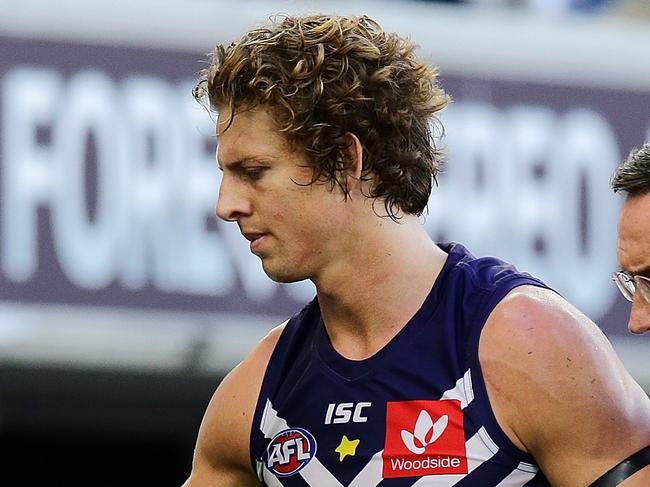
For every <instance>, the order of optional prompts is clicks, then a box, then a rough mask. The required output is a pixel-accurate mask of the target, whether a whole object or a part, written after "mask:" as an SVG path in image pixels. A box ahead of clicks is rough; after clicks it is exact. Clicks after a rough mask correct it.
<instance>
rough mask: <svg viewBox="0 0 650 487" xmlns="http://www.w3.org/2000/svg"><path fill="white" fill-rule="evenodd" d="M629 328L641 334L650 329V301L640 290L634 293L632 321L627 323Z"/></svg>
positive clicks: (631, 312)
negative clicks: (649, 301)
mask: <svg viewBox="0 0 650 487" xmlns="http://www.w3.org/2000/svg"><path fill="white" fill-rule="evenodd" d="M627 328H628V330H630V331H631V332H632V333H636V334H641V333H645V332H646V331H648V330H650V303H648V302H647V301H646V300H645V299H643V296H641V295H640V293H639V291H637V292H636V293H635V294H634V300H633V301H632V310H631V311H630V321H629V323H628V324H627Z"/></svg>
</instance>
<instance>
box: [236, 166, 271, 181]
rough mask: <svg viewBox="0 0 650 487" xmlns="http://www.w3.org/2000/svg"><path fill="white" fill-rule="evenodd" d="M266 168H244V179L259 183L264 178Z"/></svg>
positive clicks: (242, 172)
mask: <svg viewBox="0 0 650 487" xmlns="http://www.w3.org/2000/svg"><path fill="white" fill-rule="evenodd" d="M266 169H267V168H266V167H245V168H242V171H241V174H242V177H243V178H245V179H248V180H250V181H257V180H259V179H260V178H261V177H262V174H263V173H264V171H266Z"/></svg>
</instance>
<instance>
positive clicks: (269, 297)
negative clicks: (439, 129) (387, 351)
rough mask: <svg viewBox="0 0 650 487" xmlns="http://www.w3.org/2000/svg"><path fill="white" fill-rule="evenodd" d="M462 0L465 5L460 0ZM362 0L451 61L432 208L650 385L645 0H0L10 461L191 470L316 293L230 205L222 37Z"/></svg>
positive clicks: (38, 479)
mask: <svg viewBox="0 0 650 487" xmlns="http://www.w3.org/2000/svg"><path fill="white" fill-rule="evenodd" d="M454 4H455V5H454ZM313 11H325V12H336V13H353V14H369V15H371V16H373V17H375V18H377V19H378V20H379V21H380V22H382V23H383V25H384V27H385V28H386V29H387V30H389V31H397V32H399V33H401V34H403V35H409V36H411V38H412V39H413V40H414V41H415V42H417V43H418V44H419V45H420V47H421V54H422V55H423V56H424V57H425V58H426V59H428V60H430V61H431V62H432V63H433V64H436V65H438V66H440V70H441V77H442V83H443V86H444V87H445V88H446V90H447V91H448V92H449V93H450V94H451V95H452V97H453V99H454V102H453V104H452V105H451V106H450V108H449V109H448V110H446V111H445V113H444V114H443V115H442V122H443V124H444V125H445V127H446V134H447V135H446V138H445V139H444V140H445V142H444V146H445V148H446V149H447V151H448V154H449V157H448V164H447V166H446V169H445V171H444V173H443V174H442V176H441V178H440V186H439V187H438V188H436V189H435V190H434V193H433V195H432V197H431V200H430V204H429V212H428V215H426V216H425V217H424V218H423V223H424V224H425V226H426V228H427V230H428V231H429V233H430V234H431V236H432V237H433V238H435V239H437V240H455V241H460V242H462V243H464V244H466V245H467V246H468V247H469V248H470V249H471V250H472V251H473V252H474V253H475V254H480V255H487V254H492V255H497V256H499V257H502V258H504V259H507V260H510V261H512V262H513V263H514V264H516V265H517V266H518V267H519V268H521V269H523V270H526V271H529V272H531V273H533V274H536V275H538V276H540V277H542V278H543V279H545V280H546V281H547V282H548V283H549V284H550V285H552V286H553V287H555V288H556V289H558V290H559V291H560V292H561V293H563V294H564V295H565V296H566V297H567V298H568V299H569V300H571V301H572V302H573V303H575V304H576V305H577V306H578V307H579V308H581V309H582V310H583V311H584V312H585V313H586V314H588V315H589V316H590V317H591V318H592V319H593V320H594V321H596V322H597V323H598V325H599V326H600V327H601V328H602V329H603V331H604V332H605V333H606V334H607V335H608V337H609V338H610V339H611V340H612V343H613V344H614V346H615V348H616V349H617V351H618V353H619V355H620V356H621V358H622V359H623V361H624V362H625V364H626V365H627V367H628V368H629V370H630V371H631V372H632V374H633V375H634V376H635V377H636V378H637V380H638V381H639V382H640V383H641V384H642V386H643V387H644V388H645V389H646V391H648V390H650V373H649V372H648V369H647V366H646V364H647V360H646V357H647V352H645V351H644V350H646V347H648V343H647V341H648V338H647V337H632V336H630V335H629V334H628V333H627V330H626V323H627V321H626V320H627V313H628V305H627V303H626V302H624V301H623V300H622V298H621V297H620V296H619V295H618V292H617V291H616V289H615V286H614V285H613V283H612V282H611V280H610V274H611V272H612V271H614V270H616V268H617V262H616V254H615V242H616V219H617V215H618V211H619V208H620V204H621V200H620V197H619V196H616V195H613V194H612V193H611V191H610V190H609V188H608V182H609V177H610V175H611V173H612V172H613V170H614V168H615V167H616V165H617V164H618V163H619V162H620V161H621V160H622V159H623V158H624V157H625V156H626V155H627V153H628V152H629V151H630V150H631V149H632V148H633V147H635V146H640V145H641V144H642V143H643V141H644V140H647V139H650V64H648V63H647V62H646V61H647V53H648V52H649V50H650V23H649V21H648V18H649V15H650V12H649V9H648V3H647V2H644V1H605V0H591V1H590V0H573V1H569V0H555V1H551V0H548V1H546V0H545V1H542V0H538V1H534V0H528V1H525V0H519V1H517V0H510V1H506V0H503V1H499V0H474V1H470V0H467V1H464V2H452V1H447V2H424V1H415V0H413V1H400V2H370V1H365V2H363V1H347V2H343V1H340V2H334V1H321V2H287V1H284V2H262V1H257V2H255V1H254V2H246V3H241V2H240V3H237V2H227V1H213V0H185V1H182V2H181V1H180V0H169V1H166V2H153V1H150V0H146V1H145V0H142V1H138V2H126V1H108V0H102V1H99V0H98V1H91V2H81V1H79V0H61V1H59V2H48V1H46V0H39V1H30V0H20V1H18V0H13V1H12V0H0V459H1V460H0V464H1V465H2V466H3V467H4V468H3V475H4V476H6V478H9V479H11V478H14V479H16V481H17V482H19V483H20V485H26V486H32V485H33V486H40V485H43V484H45V483H46V484H47V485H50V486H59V485H61V486H63V485H65V486H68V487H70V486H115V485H120V486H122V487H125V486H131V485H133V486H136V485H138V486H140V485H157V486H179V485H180V484H182V482H183V481H184V480H185V478H186V477H187V475H188V474H189V471H190V464H191V457H192V450H193V447H194V442H195V439H196V434H197V431H198V427H199V424H200V421H201V417H202V414H203V411H204V410H205V407H206V406H207V403H208V401H209V399H210V397H211V395H212V392H213V391H214V389H215V388H216V386H217V385H218V383H219V381H220V380H221V379H222V378H223V376H224V375H225V374H226V373H227V372H228V370H230V369H231V368H232V367H233V366H234V365H235V364H236V363H237V362H238V361H239V360H241V359H242V358H243V356H244V355H245V354H246V353H247V351H248V350H249V349H250V348H251V347H252V345H253V344H254V343H255V342H256V341H257V340H258V339H259V338H260V337H262V336H263V335H264V333H266V331H267V330H269V329H270V328H271V327H272V326H274V325H275V324H277V323H279V322H281V321H283V320H284V319H286V317H288V316H290V315H291V314H292V313H293V312H295V311H296V310H298V309H299V308H300V307H301V306H302V305H303V304H304V303H306V302H307V301H308V300H309V299H310V298H311V296H312V295H313V287H312V286H311V284H306V283H301V284H294V285H290V286H285V285H282V286H281V285H278V284H275V283H273V282H271V281H269V280H268V279H267V278H266V277H265V276H264V274H263V273H262V271H261V268H260V265H259V262H258V260H257V258H255V257H254V256H252V255H250V253H249V251H248V246H247V243H246V242H245V241H244V239H243V238H242V237H241V236H240V235H239V232H238V230H237V229H236V228H233V226H232V225H228V224H225V223H222V222H217V221H216V220H215V219H214V217H213V207H214V202H215V198H216V194H217V188H218V184H219V177H220V174H219V172H218V171H217V170H216V166H215V160H214V150H215V144H216V140H215V138H214V136H213V122H212V120H211V118H210V115H209V114H208V113H207V111H206V110H205V109H203V108H202V107H201V106H199V105H198V104H197V103H196V102H195V101H194V100H193V99H192V97H191V87H192V85H193V81H194V79H195V78H196V75H197V73H198V71H199V70H201V69H202V68H204V67H205V66H206V56H205V54H206V53H207V52H209V51H210V50H211V48H212V46H213V45H214V44H215V43H217V42H224V43H228V42H230V41H232V40H233V39H234V38H236V37H237V36H238V35H239V34H241V33H243V32H244V31H245V30H246V29H248V28H250V27H252V26H254V25H256V24H258V23H260V22H263V21H264V20H265V19H266V18H268V17H269V16H270V15H271V14H273V13H278V12H280V13H282V12H288V13H293V12H313Z"/></svg>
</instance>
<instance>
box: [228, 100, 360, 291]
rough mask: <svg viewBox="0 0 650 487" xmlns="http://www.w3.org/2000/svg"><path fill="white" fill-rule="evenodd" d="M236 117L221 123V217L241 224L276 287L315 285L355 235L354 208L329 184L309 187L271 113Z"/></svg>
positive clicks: (307, 173) (303, 166)
mask: <svg viewBox="0 0 650 487" xmlns="http://www.w3.org/2000/svg"><path fill="white" fill-rule="evenodd" d="M229 118H230V112H229V110H227V109H223V110H221V111H220V113H219V119H218V121H217V137H218V140H217V143H218V146H217V161H218V164H219V167H220V169H221V170H222V171H223V179H222V181H221V187H220V189H219V198H218V201H217V210H216V211H217V215H218V216H219V217H220V218H222V219H224V220H227V221H236V222H237V224H238V225H239V228H240V230H241V232H242V234H243V235H244V236H245V237H246V238H247V239H248V240H249V241H250V242H251V243H250V249H251V252H253V253H254V254H255V255H257V256H258V257H260V259H262V266H263V268H264V271H265V272H266V274H267V275H268V276H269V277H270V278H271V279H273V280H275V281H278V282H293V281H298V280H302V279H306V278H317V276H318V274H319V273H320V272H322V271H323V269H324V267H325V266H326V265H327V264H331V262H332V261H333V260H335V259H336V255H337V252H338V251H339V249H340V248H344V244H343V245H341V243H342V242H344V241H345V239H346V235H348V234H349V228H350V226H349V225H347V224H346V223H347V222H348V218H349V215H350V208H349V206H350V205H348V204H347V202H344V198H343V195H342V194H341V192H340V191H337V190H331V185H330V184H329V183H320V182H317V183H314V184H309V183H310V182H311V179H312V175H313V172H312V168H311V167H310V166H309V163H308V160H307V157H306V156H305V154H304V153H303V152H301V151H296V150H293V149H292V148H291V147H290V146H289V145H288V144H287V142H286V140H285V138H284V136H283V135H282V134H281V133H280V132H279V131H278V129H277V128H276V126H275V124H274V123H273V119H272V116H271V114H270V112H268V111H267V110H264V109H261V108H258V109H254V110H246V111H241V112H237V114H236V115H235V117H234V119H233V122H232V124H231V125H230V127H228V128H227V129H226V126H227V123H228V120H229Z"/></svg>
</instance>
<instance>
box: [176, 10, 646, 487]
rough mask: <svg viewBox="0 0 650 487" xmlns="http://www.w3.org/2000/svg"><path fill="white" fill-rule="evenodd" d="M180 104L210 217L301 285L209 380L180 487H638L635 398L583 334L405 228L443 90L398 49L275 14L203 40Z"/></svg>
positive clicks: (497, 264) (426, 190) (605, 348)
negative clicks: (257, 336) (205, 156)
mask: <svg viewBox="0 0 650 487" xmlns="http://www.w3.org/2000/svg"><path fill="white" fill-rule="evenodd" d="M195 96H196V97H197V98H199V99H203V98H205V97H207V99H208V100H209V103H210V106H211V108H212V109H214V110H215V111H216V112H217V114H218V119H217V138H218V146H217V160H218V163H219V167H220V169H221V170H222V171H223V177H222V180H221V186H220V189H219V197H218V202H217V215H218V216H219V217H220V218H222V219H224V220H226V221H231V222H236V223H237V225H238V226H239V228H240V230H241V233H242V235H243V236H244V237H245V238H246V239H247V240H249V241H250V250H251V252H252V253H254V254H255V255H257V256H258V257H259V258H260V259H261V262H262V266H263V268H264V271H265V272H266V274H268V276H269V277H271V278H272V279H274V280H276V281H279V282H295V281H299V280H303V279H310V280H311V281H312V282H313V283H314V284H315V286H316V292H317V295H316V297H315V298H314V300H313V301H312V302H310V303H309V304H308V305H307V306H306V307H305V308H304V309H303V310H302V311H301V312H300V313H298V314H296V315H295V316H293V317H292V318H291V319H289V320H287V321H286V322H285V323H283V324H281V325H279V326H277V327H276V328H274V329H273V330H272V331H271V332H270V333H269V334H268V335H267V336H266V337H265V338H264V339H263V340H262V341H261V342H260V343H259V344H258V345H257V346H256V347H255V348H254V349H253V351H252V352H251V353H250V354H249V355H248V357H247V358H246V359H245V360H244V361H243V362H242V363H241V364H239V365H238V366H237V367H236V368H235V369H234V370H233V371H232V372H231V373H230V374H229V375H228V376H227V377H226V378H225V379H224V380H223V382H222V383H221V384H220V386H219V388H218V389H217V391H216V392H215V394H214V396H213V398H212V401H211V402H210V405H209V406H208V409H207V411H206V413H205V417H204V420H203V423H202V425H201V429H200V432H199V437H198V441H197V446H196V450H195V455H194V462H193V467H192V473H191V475H190V478H189V479H188V481H187V482H186V484H185V486H186V487H207V486H219V487H242V486H254V485H267V486H273V487H275V486H307V485H310V486H318V487H343V486H353V487H369V486H370V487H372V486H384V485H386V486H411V485H413V486H416V485H417V486H428V485H429V486H434V485H435V486H451V485H458V486H460V487H462V486H480V487H494V486H500V487H514V486H523V485H526V486H544V485H549V482H550V483H551V484H552V485H557V486H571V487H573V486H583V485H587V484H589V483H590V482H593V481H595V480H596V479H599V478H600V480H597V482H596V483H594V485H599V486H603V485H612V486H613V485H617V484H618V483H619V482H620V481H621V480H622V479H626V478H627V477H629V478H627V480H625V481H624V485H625V486H635V485H637V486H639V485H648V483H649V482H650V470H648V469H645V470H642V471H639V472H638V473H636V474H634V472H636V471H637V470H640V469H641V467H642V466H643V465H645V464H644V463H643V462H644V461H645V462H646V463H647V460H645V459H644V455H645V452H644V451H641V453H640V454H636V455H635V452H637V451H638V450H639V449H641V448H643V447H645V446H646V445H648V444H650V401H649V400H648V397H647V396H646V395H645V394H644V393H643V391H642V390H641V388H640V387H639V386H638V385H637V384H636V383H635V382H634V380H633V379H632V378H631V377H630V376H629V374H628V373H627V372H626V371H625V369H624V368H623V366H622V365H621V363H620V362H619V360H618V358H617V357H616V355H615V353H614V352H613V350H612V349H611V347H610V345H609V344H608V343H607V340H606V339H605V337H604V336H603V335H602V334H601V333H600V332H599V330H598V329H597V327H596V326H595V325H594V324H593V323H592V322H591V321H589V319H587V318H586V317H585V316H584V315H582V314H581V313H580V312H579V311H578V310H577V309H575V308H574V307H572V306H571V305H570V304H569V303H567V302H566V301H564V300H563V299H562V298H561V297H560V296H558V295H557V294H556V293H555V292H553V291H552V290H550V289H549V288H548V287H547V286H546V285H545V284H544V283H542V282H541V281H539V280H538V279H536V278H534V277H532V276H530V275H528V274H526V273H522V272H519V271H517V270H516V269H515V268H514V267H512V266H510V265H508V264H506V263H505V262H503V261H500V260H498V259H496V258H492V257H483V258H476V257H474V256H473V255H472V254H470V253H469V252H468V251H467V250H466V249H465V248H464V247H463V246H462V245H459V244H454V243H445V244H443V243H441V244H435V243H434V242H432V241H431V239H430V238H429V236H428V235H427V233H426V232H425V230H424V228H423V227H422V225H421V223H420V221H419V219H418V217H419V215H421V214H422V212H423V211H424V209H425V207H426V204H427V201H428V198H429V194H430V192H431V189H432V186H433V184H434V183H435V180H436V174H437V172H438V170H439V167H440V164H441V152H440V150H439V149H438V145H437V140H438V136H439V135H440V134H439V132H441V127H440V124H439V122H438V119H437V114H438V113H439V111H440V110H442V109H443V108H444V107H445V105H446V104H447V103H448V97H447V95H446V94H445V93H444V91H443V90H442V89H441V87H440V86H439V83H438V79H437V72H436V70H435V69H432V68H431V67H429V66H428V65H427V64H425V63H423V62H422V61H420V60H418V58H417V57H416V55H415V47H414V45H413V44H412V43H411V42H410V41H408V40H406V39H403V38H401V37H400V36H398V35H396V34H390V33H386V32H384V31H383V29H382V28H381V26H380V25H379V24H378V23H377V22H375V21H373V20H372V19H370V18H368V17H344V16H328V15H314V16H305V17H291V16H287V17H282V18H278V19H275V20H273V21H271V22H270V23H269V25H267V26H265V27H263V28H259V29H255V30H251V31H250V32H248V33H246V34H245V35H244V36H243V37H242V38H241V39H240V40H238V41H237V42H234V43H233V44H231V45H230V46H228V47H224V46H217V47H216V49H215V50H214V53H213V55H212V60H211V65H210V67H209V68H208V69H207V70H205V71H204V72H203V73H202V75H201V78H200V80H199V82H198V84H197V86H196V88H195ZM639 455H641V456H639ZM617 464H618V465H617ZM633 474H634V475H633Z"/></svg>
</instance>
